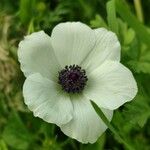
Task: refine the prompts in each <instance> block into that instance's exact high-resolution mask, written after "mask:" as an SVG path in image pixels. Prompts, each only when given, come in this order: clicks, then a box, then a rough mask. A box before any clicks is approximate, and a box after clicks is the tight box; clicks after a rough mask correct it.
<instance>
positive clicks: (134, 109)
mask: <svg viewBox="0 0 150 150" xmlns="http://www.w3.org/2000/svg"><path fill="white" fill-rule="evenodd" d="M146 98H148V97H147V96H146V95H138V96H137V97H136V99H135V100H133V101H132V102H131V103H129V104H127V105H126V106H125V110H124V116H125V120H126V121H127V122H130V123H132V124H139V126H141V127H143V126H144V125H145V123H146V121H147V119H148V118H149V117H150V105H149V103H148V101H147V100H146Z"/></svg>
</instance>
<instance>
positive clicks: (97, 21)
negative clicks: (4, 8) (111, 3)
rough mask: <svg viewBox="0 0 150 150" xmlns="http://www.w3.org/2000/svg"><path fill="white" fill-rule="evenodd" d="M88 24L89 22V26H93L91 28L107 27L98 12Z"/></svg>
mask: <svg viewBox="0 0 150 150" xmlns="http://www.w3.org/2000/svg"><path fill="white" fill-rule="evenodd" d="M90 24H91V27H93V28H99V27H105V28H108V27H107V24H106V22H105V21H104V19H103V18H102V17H101V16H100V15H98V14H97V15H96V16H95V19H94V20H91V21H90Z"/></svg>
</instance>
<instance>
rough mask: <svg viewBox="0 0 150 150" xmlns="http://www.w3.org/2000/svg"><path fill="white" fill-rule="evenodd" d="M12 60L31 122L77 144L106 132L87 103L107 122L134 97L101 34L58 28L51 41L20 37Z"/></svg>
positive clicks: (114, 44) (109, 38)
mask: <svg viewBox="0 0 150 150" xmlns="http://www.w3.org/2000/svg"><path fill="white" fill-rule="evenodd" d="M18 56H19V61H20V63H21V69H22V71H23V72H24V74H25V76H26V78H27V79H26V80H25V83H24V86H23V95H24V100H25V103H26V105H28V107H29V109H30V110H31V111H33V113H34V116H38V117H40V118H42V119H43V120H45V121H47V122H49V123H55V124H56V125H58V126H59V127H60V128H61V130H62V132H64V133H65V134H66V135H68V136H70V137H72V138H75V139H76V140H78V141H80V142H82V143H88V142H90V143H94V142H95V141H96V140H97V139H98V137H99V136H100V135H101V134H102V133H103V132H104V131H105V130H106V128H107V127H106V125H105V124H104V122H103V121H102V120H101V119H100V118H99V116H98V115H97V113H96V112H95V110H94V108H93V107H92V105H91V103H90V100H92V101H94V102H95V103H96V104H97V105H98V106H99V107H100V108H101V110H102V111H103V112H104V114H105V115H106V117H107V118H108V119H109V120H111V119H112V116H113V110H114V109H117V108H118V107H119V106H121V105H123V104H124V103H125V102H128V101H131V100H132V99H133V98H134V97H135V95H136V93H137V85H136V82H135V80H134V77H133V75H132V73H131V71H130V70H129V69H127V68H126V67H125V66H123V65H122V64H121V63H120V62H119V61H120V44H119V41H118V39H117V37H116V35H115V34H114V33H112V32H110V31H108V30H106V29H104V28H98V29H96V30H92V29H91V28H89V27H88V26H86V25H85V24H83V23H80V22H67V23H60V24H58V25H57V26H56V27H55V28H54V29H53V31H52V35H51V37H50V36H48V35H47V34H45V33H44V31H40V32H36V33H33V34H31V35H28V36H26V37H25V39H24V40H23V41H21V42H20V44H19V50H18ZM65 66H66V67H65Z"/></svg>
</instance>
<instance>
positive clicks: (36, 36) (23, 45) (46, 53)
mask: <svg viewBox="0 0 150 150" xmlns="http://www.w3.org/2000/svg"><path fill="white" fill-rule="evenodd" d="M18 57H19V61H20V63H21V69H22V71H23V72H24V74H25V76H26V77H27V76H29V75H31V74H33V73H40V74H41V75H42V76H44V77H47V78H50V79H52V80H54V79H55V78H56V74H57V72H58V70H60V69H59V67H60V66H59V64H58V61H57V59H56V57H55V54H54V51H53V48H52V46H51V41H50V37H49V36H48V35H47V34H45V33H44V32H43V31H40V32H35V33H32V34H31V35H28V36H26V37H25V39H24V40H23V41H21V42H20V43H19V49H18Z"/></svg>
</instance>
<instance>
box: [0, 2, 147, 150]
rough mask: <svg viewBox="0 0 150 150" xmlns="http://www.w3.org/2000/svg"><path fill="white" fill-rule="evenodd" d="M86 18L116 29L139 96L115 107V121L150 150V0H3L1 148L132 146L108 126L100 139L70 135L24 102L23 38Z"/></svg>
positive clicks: (139, 149)
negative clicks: (90, 140)
mask: <svg viewBox="0 0 150 150" xmlns="http://www.w3.org/2000/svg"><path fill="white" fill-rule="evenodd" d="M64 21H81V22H84V23H86V24H87V25H89V26H91V27H92V28H98V27H105V28H108V29H109V30H112V31H113V32H115V33H116V34H117V36H118V38H119V41H120V42H121V46H122V57H121V61H122V63H123V64H124V65H125V66H127V67H129V68H130V69H131V70H132V72H133V73H134V76H135V78H136V81H137V83H138V89H139V92H138V94H137V96H136V97H135V99H134V100H133V101H132V102H130V103H127V104H125V105H124V106H122V107H120V108H119V109H118V110H116V111H115V113H114V117H113V120H112V125H113V126H114V127H115V128H116V130H117V131H118V133H119V134H120V135H121V136H122V137H123V138H124V140H125V141H126V142H127V143H128V144H129V145H130V146H131V147H132V149H133V150H134V149H136V150H150V0H143V1H142V0H141V1H140V0H128V1H127V0H126V1H125V0H110V1H107V0H0V150H124V149H125V150H126V149H127V148H126V147H125V146H124V145H123V144H121V142H120V141H119V139H118V138H117V137H116V136H115V135H113V134H112V133H111V131H110V130H109V129H108V130H107V131H106V132H105V133H104V134H103V135H102V136H101V137H100V138H99V140H98V141H97V142H96V143H95V144H87V145H84V144H81V143H79V142H77V141H75V140H72V139H70V138H68V137H67V136H65V135H64V134H63V133H62V132H61V131H60V129H59V128H58V127H56V126H55V125H53V124H48V123H46V122H44V121H42V120H41V119H39V118H35V117H33V114H32V113H31V112H30V111H29V110H28V108H27V107H26V106H25V105H24V102H23V97H22V85H23V82H24V80H25V78H24V76H23V74H22V72H21V71H20V68H19V63H18V60H17V47H18V43H19V41H21V40H22V39H23V37H24V36H25V35H27V34H30V33H32V32H34V31H39V30H44V31H45V32H46V33H47V34H49V35H50V34H51V31H52V29H53V27H54V26H55V25H56V24H58V23H59V22H64Z"/></svg>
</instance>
